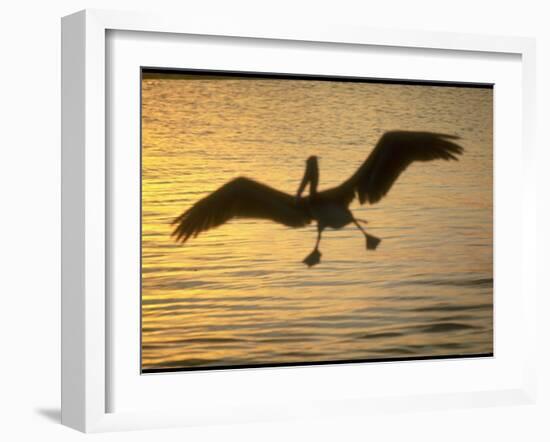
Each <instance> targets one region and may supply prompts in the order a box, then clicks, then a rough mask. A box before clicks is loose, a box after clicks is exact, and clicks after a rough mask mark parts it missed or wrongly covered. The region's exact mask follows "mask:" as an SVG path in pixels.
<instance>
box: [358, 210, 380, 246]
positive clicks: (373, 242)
mask: <svg viewBox="0 0 550 442" xmlns="http://www.w3.org/2000/svg"><path fill="white" fill-rule="evenodd" d="M353 223H354V224H355V225H356V226H357V227H358V229H359V230H361V232H363V235H365V238H366V239H367V250H375V249H376V248H377V247H378V244H380V241H382V240H381V239H380V238H377V237H376V236H373V235H369V234H368V233H367V232H365V229H363V227H361V225H360V224H359V223H358V222H357V220H356V219H355V218H353Z"/></svg>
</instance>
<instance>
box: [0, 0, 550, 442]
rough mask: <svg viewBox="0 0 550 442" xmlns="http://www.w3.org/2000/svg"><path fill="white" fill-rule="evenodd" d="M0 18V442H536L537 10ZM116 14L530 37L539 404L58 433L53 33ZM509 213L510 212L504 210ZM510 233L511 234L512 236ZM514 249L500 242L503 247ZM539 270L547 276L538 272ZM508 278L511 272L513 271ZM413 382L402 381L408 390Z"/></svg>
mask: <svg viewBox="0 0 550 442" xmlns="http://www.w3.org/2000/svg"><path fill="white" fill-rule="evenodd" d="M3 6H4V7H3V8H2V11H1V12H2V13H1V15H0V33H1V39H0V41H1V42H2V43H1V44H2V52H1V54H2V68H1V69H0V106H1V107H0V109H1V110H0V112H1V115H0V117H1V119H0V121H1V126H0V127H1V128H2V137H1V138H0V140H1V142H0V143H1V144H0V145H1V147H0V149H1V152H2V161H1V162H0V167H1V172H0V189H1V190H0V191H1V201H2V214H1V216H0V223H1V224H0V232H1V234H2V242H1V245H0V256H1V259H2V262H1V264H2V266H1V267H0V268H1V269H2V271H1V274H2V278H0V296H1V297H2V298H1V299H2V301H3V302H2V304H1V309H0V336H1V338H0V339H1V342H2V346H1V348H0V362H1V365H0V366H1V367H2V368H1V371H0V397H1V398H2V399H1V402H0V407H1V410H0V413H1V414H0V416H1V418H0V438H2V439H3V440H8V441H9V440H37V439H40V440H49V439H52V440H61V441H64V440H81V439H83V438H84V437H93V438H95V439H96V440H132V441H141V440H143V441H150V440H151V438H157V439H160V440H178V441H182V440H193V441H201V440H208V441H214V440H216V441H217V440H220V439H221V440H259V439H261V440H274V441H275V440H281V439H287V440H314V439H317V440H327V441H328V440H334V439H339V440H365V439H368V440H373V441H383V440H399V441H402V440H406V441H411V440H413V441H414V440H427V441H429V440H434V441H436V440H437V441H440V440H445V441H454V440H457V441H458V440H474V441H477V440H484V439H487V440H499V441H507V440H510V441H512V440H514V441H516V440H526V441H536V440H541V441H542V440H549V439H550V429H549V427H548V417H549V416H550V383H549V382H548V380H549V378H550V374H549V373H550V357H549V348H550V346H549V345H548V342H547V340H546V339H543V338H544V337H549V336H550V334H549V326H548V322H547V320H546V312H548V306H549V303H548V300H547V296H546V295H548V296H550V291H549V290H548V288H549V284H548V282H547V281H545V280H543V279H542V276H543V275H544V274H545V273H546V271H545V270H546V268H547V267H548V264H550V253H549V252H548V250H550V248H549V246H550V244H549V236H548V233H547V231H546V230H543V226H545V225H549V222H548V221H549V215H550V211H549V203H548V191H547V190H546V189H548V188H549V187H548V185H549V184H550V176H549V175H550V174H548V172H547V171H546V170H545V163H546V162H547V161H548V160H549V159H550V154H549V153H548V151H547V150H545V147H547V143H544V142H543V131H544V129H545V127H546V123H545V122H548V121H550V101H549V99H550V94H549V92H550V91H549V88H548V84H547V83H544V82H543V79H548V78H550V28H549V27H548V18H549V14H548V13H547V12H546V11H545V8H544V3H543V2H535V1H526V0H524V1H522V2H516V3H508V4H507V3H504V2H498V1H486V2H480V1H479V0H477V1H470V0H463V1H460V2H442V1H428V0H416V1H414V2H411V1H405V0H403V1H386V2H372V3H371V4H369V3H368V2H366V1H357V2H350V1H345V0H340V1H338V2H334V1H333V0H332V1H330V2H326V4H325V3H321V2H320V1H304V0H302V1H298V0H294V1H292V0H288V1H286V0H278V1H277V2H271V3H270V4H267V3H266V2H258V1H245V0H232V1H212V0H205V1H204V2H203V3H202V4H199V2H193V3H190V2H185V1H183V0H180V1H177V2H168V1H163V0H156V1H155V2H150V1H149V2H147V1H141V0H134V1H129V0H111V1H110V2H108V1H99V0H89V1H88V2H81V1H57V2H37V1H36V2H31V1H25V0H21V1H20V2H18V3H17V4H16V3H13V4H10V5H8V6H6V5H3ZM86 7H88V8H89V7H93V8H116V9H129V10H148V9H151V8H154V10H156V11H159V10H161V8H167V9H168V11H169V12H170V11H172V13H174V14H186V15H187V14H193V13H194V14H201V15H206V14H215V15H218V16H227V19H228V20H230V19H231V16H243V15H244V16H246V17H249V19H250V20H268V19H269V20H271V21H273V22H275V23H276V22H277V21H285V20H289V19H290V20H292V21H297V22H300V21H301V22H304V23H307V22H309V21H311V20H315V21H316V22H327V23H330V22H339V23H350V24H355V25H365V26H372V27H379V28H390V29H391V28H404V29H423V30H439V31H455V32H474V33H483V34H510V35H525V36H535V37H537V38H538V48H537V56H538V68H537V71H538V72H537V74H538V79H539V84H538V91H539V94H538V102H537V109H538V121H539V152H538V155H539V157H538V160H537V164H538V168H539V170H538V176H539V257H538V263H539V274H540V276H541V278H540V279H539V282H538V285H539V293H540V300H539V310H540V313H539V318H540V320H539V332H540V333H539V334H540V336H539V344H540V363H539V367H540V372H541V373H540V374H541V378H540V385H539V391H540V398H539V404H538V405H536V406H522V407H500V408H489V409H481V410H458V411H438V412H417V413H410V414H394V415H384V414H380V415H374V416H369V417H366V418H357V417H354V418H351V417H350V418H347V419H342V418H340V419H334V420H328V421H323V422H319V421H300V422H285V423H266V424H253V425H235V426H230V427H211V428H204V427H202V428H195V429H184V430H156V431H154V432H153V431H143V432H132V433H117V434H101V435H94V436H84V435H82V434H79V433H77V432H75V431H73V430H70V429H67V428H64V427H62V426H60V425H59V423H58V421H59V396H60V395H59V388H60V382H59V376H60V375H59V367H60V363H59V350H60V344H59V341H60V327H59V324H60V293H59V291H60V274H59V272H60V247H59V240H60V195H59V189H60V22H59V18H60V17H61V16H62V15H65V14H68V13H71V12H74V11H75V10H78V9H82V8H86ZM510 203H511V204H514V202H513V201H510ZM511 234H512V235H513V232H511ZM512 238H513V236H512ZM545 263H546V264H545ZM518 271H519V269H518ZM411 381H412V382H414V380H411Z"/></svg>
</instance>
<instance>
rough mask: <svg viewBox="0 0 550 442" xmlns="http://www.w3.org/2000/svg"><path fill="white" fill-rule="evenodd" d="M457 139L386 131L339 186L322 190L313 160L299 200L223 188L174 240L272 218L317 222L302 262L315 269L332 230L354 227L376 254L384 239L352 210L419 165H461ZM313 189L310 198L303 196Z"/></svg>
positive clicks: (183, 219) (184, 217)
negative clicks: (433, 162) (231, 222)
mask: <svg viewBox="0 0 550 442" xmlns="http://www.w3.org/2000/svg"><path fill="white" fill-rule="evenodd" d="M456 139H458V137H456V136H453V135H446V134H438V133H432V132H410V131H392V132H386V133H385V134H384V135H383V136H382V137H381V138H380V140H379V141H378V143H377V144H376V146H375V148H374V149H373V150H372V152H371V153H370V155H369V156H368V157H367V159H366V160H365V161H364V162H363V164H362V165H361V166H360V167H359V169H357V171H356V172H355V173H354V174H353V175H352V176H351V177H350V178H349V179H347V180H346V181H344V182H343V183H341V184H340V185H339V186H337V187H333V188H331V189H327V190H323V191H321V192H318V191H317V187H318V185H319V161H318V158H317V157H316V156H310V157H309V158H308V159H307V161H306V168H305V172H304V175H303V178H302V180H301V182H300V185H299V187H298V191H297V193H296V195H295V196H292V195H290V194H288V193H285V192H281V191H279V190H277V189H274V188H272V187H269V186H267V185H265V184H262V183H259V182H257V181H254V180H251V179H249V178H245V177H240V178H236V179H233V180H231V181H229V182H228V183H226V184H224V185H223V186H222V187H220V188H219V189H218V190H216V191H215V192H213V193H211V194H210V195H208V196H207V197H205V198H203V199H201V200H199V201H197V202H196V203H195V204H194V205H193V206H192V207H190V208H189V209H187V210H186V211H185V212H183V213H182V214H181V215H180V216H178V217H177V218H176V219H175V220H174V222H173V224H175V225H176V227H175V229H174V232H173V236H175V237H176V240H177V241H180V242H181V243H185V242H186V241H187V240H188V239H189V238H190V237H196V236H197V235H198V234H199V233H201V232H204V231H207V230H209V229H212V228H214V227H218V226H221V225H222V224H224V223H226V222H228V221H229V220H231V219H233V218H256V219H269V220H271V221H275V222H278V223H280V224H283V225H286V226H288V227H292V228H299V227H304V226H306V225H308V224H310V223H311V222H313V221H315V222H316V223H317V241H316V243H315V247H314V249H313V251H312V252H311V253H310V254H309V255H308V256H307V257H306V258H305V259H304V260H303V262H304V263H305V264H306V265H307V266H308V267H312V266H314V265H316V264H318V263H319V262H320V260H321V252H320V251H319V243H320V241H321V235H322V233H323V230H325V229H326V228H327V227H330V228H332V229H341V228H343V227H345V226H347V225H349V224H352V223H353V224H355V226H357V228H358V229H359V230H360V231H361V232H362V234H363V235H364V237H365V239H366V248H367V249H368V250H374V249H376V247H377V246H378V245H379V243H380V241H381V240H380V239H379V238H377V237H375V236H373V235H370V234H369V233H367V232H366V231H365V229H364V228H363V227H362V226H361V224H360V223H363V224H366V223H367V222H366V221H365V220H361V219H357V218H355V217H354V215H353V213H352V212H351V210H350V209H349V205H350V204H351V202H352V201H353V200H354V199H355V198H358V200H359V202H360V203H361V204H364V203H366V202H368V203H369V204H375V203H377V202H378V201H380V200H381V199H382V198H383V197H384V196H385V195H386V194H387V193H388V191H389V190H390V188H391V187H392V186H393V184H394V183H395V181H396V180H397V178H398V177H399V176H400V175H401V173H402V172H403V171H404V170H405V169H407V167H408V166H409V165H410V164H412V163H413V162H415V161H431V160H436V159H442V160H457V159H458V155H460V154H462V152H463V148H462V147H461V146H459V145H458V144H456V143H455V142H454V141H452V140H456ZM308 185H309V195H307V196H305V197H303V196H302V194H303V192H304V190H305V189H306V187H307V186H308Z"/></svg>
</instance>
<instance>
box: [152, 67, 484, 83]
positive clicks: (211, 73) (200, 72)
mask: <svg viewBox="0 0 550 442" xmlns="http://www.w3.org/2000/svg"><path fill="white" fill-rule="evenodd" d="M141 73H142V78H143V75H147V76H155V75H156V76H158V77H159V78H174V77H176V75H178V74H179V75H189V76H193V75H197V76H206V77H220V78H222V77H223V78H231V77H240V78H255V79H271V80H305V81H312V80H314V81H339V82H344V83H378V84H398V85H405V86H442V87H466V88H476V89H493V87H494V83H476V82H467V81H443V80H410V79H395V78H378V77H357V76H343V75H342V76H339V75H322V74H290V73H279V72H244V71H243V72H241V71H224V70H204V69H188V68H158V67H147V66H142V67H141Z"/></svg>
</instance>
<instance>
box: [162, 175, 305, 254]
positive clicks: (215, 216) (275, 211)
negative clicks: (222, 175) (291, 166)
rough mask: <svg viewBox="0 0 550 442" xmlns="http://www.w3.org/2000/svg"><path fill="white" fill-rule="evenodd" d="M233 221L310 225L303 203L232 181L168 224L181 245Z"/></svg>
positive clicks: (250, 182)
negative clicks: (254, 220) (246, 220)
mask: <svg viewBox="0 0 550 442" xmlns="http://www.w3.org/2000/svg"><path fill="white" fill-rule="evenodd" d="M233 218H256V219H267V220H271V221H275V222H277V223H280V224H283V225H285V226H289V227H302V226H305V225H307V224H309V223H310V222H311V217H310V215H309V212H308V210H307V208H306V207H305V205H304V203H303V201H297V200H296V199H295V198H294V197H293V196H291V195H289V194H287V193H284V192H281V191H279V190H276V189H273V188H272V187H269V186H266V185H265V184H262V183H259V182H257V181H254V180H251V179H249V178H244V177H240V178H236V179H234V180H232V181H229V182H228V183H226V184H224V185H223V186H222V187H220V188H219V189H218V190H216V191H215V192H213V193H211V194H210V195H208V196H207V197H205V198H203V199H201V200H199V201H197V202H196V203H195V204H194V205H193V206H192V207H191V208H189V209H188V210H186V211H185V212H183V213H182V214H181V215H180V216H178V217H177V218H176V219H175V220H174V221H173V223H172V224H175V225H176V227H175V229H174V231H173V233H172V236H175V237H176V240H177V241H180V242H182V243H184V242H185V241H187V240H188V239H189V238H190V237H196V236H197V235H198V234H199V233H201V232H204V231H207V230H210V229H213V228H215V227H218V226H221V225H222V224H225V223H226V222H228V221H230V220H231V219H233Z"/></svg>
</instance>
